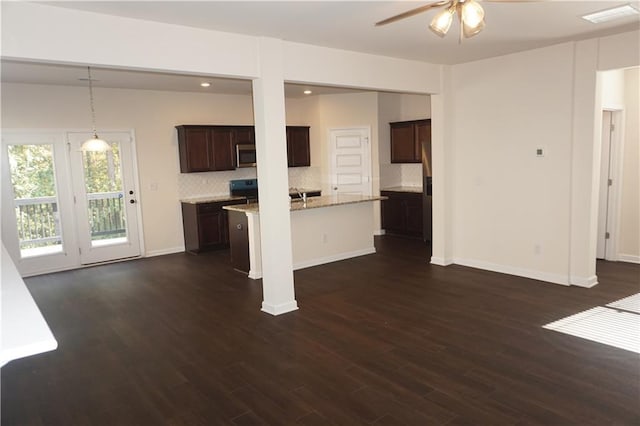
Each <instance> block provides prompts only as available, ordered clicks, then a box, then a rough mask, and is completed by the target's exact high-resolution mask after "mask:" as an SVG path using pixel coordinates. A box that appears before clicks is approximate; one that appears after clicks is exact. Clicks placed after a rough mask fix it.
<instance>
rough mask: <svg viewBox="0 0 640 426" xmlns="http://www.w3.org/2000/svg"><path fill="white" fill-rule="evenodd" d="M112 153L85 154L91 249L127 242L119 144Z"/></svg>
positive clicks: (91, 152)
mask: <svg viewBox="0 0 640 426" xmlns="http://www.w3.org/2000/svg"><path fill="white" fill-rule="evenodd" d="M109 145H111V150H110V151H105V152H93V151H86V152H84V153H83V165H84V180H85V189H86V193H87V206H88V207H87V208H88V216H89V224H90V230H91V245H92V247H96V246H104V245H109V244H117V243H122V242H125V241H127V227H126V215H125V205H124V190H123V188H122V169H121V163H120V144H119V143H117V142H110V143H109Z"/></svg>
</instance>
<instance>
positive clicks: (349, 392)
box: [2, 237, 640, 426]
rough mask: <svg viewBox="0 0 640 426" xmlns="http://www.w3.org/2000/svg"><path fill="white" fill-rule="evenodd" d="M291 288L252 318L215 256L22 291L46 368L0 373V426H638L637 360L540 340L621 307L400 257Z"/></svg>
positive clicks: (603, 277) (340, 265) (121, 267)
mask: <svg viewBox="0 0 640 426" xmlns="http://www.w3.org/2000/svg"><path fill="white" fill-rule="evenodd" d="M376 244H377V247H378V253H377V254H375V255H371V256H365V257H361V258H357V259H351V260H348V261H343V262H337V263H334V264H331V265H324V266H320V267H315V268H310V269H306V270H302V271H298V272H296V296H297V300H298V304H299V306H300V310H299V311H297V312H293V313H290V314H286V315H283V316H279V317H272V316H270V315H267V314H264V313H262V312H260V310H259V308H260V304H261V300H262V297H261V296H262V294H261V287H260V282H259V281H258V282H254V281H251V280H249V279H247V278H245V277H243V276H242V275H241V274H239V273H237V272H234V271H232V270H231V268H230V266H229V261H228V258H227V255H226V253H224V252H218V253H209V254H205V255H201V256H193V255H186V254H176V255H169V256H163V257H157V258H150V259H143V260H137V261H131V262H124V263H118V264H113V265H107V266H99V267H94V268H88V269H84V270H77V271H72V272H64V273H58V274H51V275H44V276H39V277H34V278H29V279H27V280H26V282H27V285H28V286H29V289H30V290H31V291H32V293H33V296H34V298H35V299H36V301H37V302H38V304H39V306H40V308H41V310H42V312H43V314H44V316H45V318H46V319H47V321H48V322H49V325H50V326H51V328H52V330H53V333H54V335H55V336H56V338H57V339H58V342H59V348H58V350H56V351H54V352H51V353H47V354H42V355H38V356H34V357H31V358H27V359H22V360H16V361H12V362H11V363H9V364H7V365H6V366H5V367H3V368H2V425H4V426H9V425H31V424H34V425H101V424H111V425H162V424H172V425H181V424H184V425H227V424H229V425H254V424H276V425H279V424H308V425H312V424H317V425H326V424H341V425H358V424H375V425H392V424H407V425H438V424H447V425H456V424H474V425H478V424H481V425H503V424H504V425H524V424H544V425H570V424H579V425H587V424H593V425H608V424H615V425H638V424H640V405H639V404H638V401H639V397H640V357H639V356H638V355H637V354H634V353H631V352H627V351H624V350H619V349H615V348H611V347H608V346H605V345H601V344H597V343H593V342H589V341H585V340H582V339H578V338H574V337H571V336H567V335H563V334H560V333H556V332H553V331H548V330H544V329H542V328H541V326H542V325H543V324H546V323H548V322H551V321H553V320H556V319H559V318H561V317H564V316H566V315H569V314H572V313H575V312H578V311H581V310H585V309H588V308H591V307H593V306H596V305H601V304H604V303H607V302H610V301H613V300H616V299H620V298H622V297H625V296H628V295H630V294H633V293H636V292H638V291H639V285H640V284H639V283H640V267H639V266H638V265H631V264H624V263H617V264H616V263H599V264H598V276H599V278H600V281H601V284H600V285H598V286H597V287H595V288H593V289H582V288H575V287H562V286H558V285H553V284H545V283H541V282H537V281H533V280H528V279H523V278H516V277H511V276H507V275H501V274H496V273H491V272H485V271H479V270H474V269H470V268H464V267H459V266H450V267H447V268H442V267H437V266H432V265H429V264H428V263H427V262H426V261H425V259H426V258H427V255H428V253H427V249H426V248H425V247H424V246H423V245H422V244H421V243H418V242H415V241H411V240H404V239H396V238H392V237H383V238H379V239H378V240H377V241H376Z"/></svg>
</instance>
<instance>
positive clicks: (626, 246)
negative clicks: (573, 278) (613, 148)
mask: <svg viewBox="0 0 640 426" xmlns="http://www.w3.org/2000/svg"><path fill="white" fill-rule="evenodd" d="M624 82H625V97H624V101H625V129H624V135H625V138H624V155H623V164H622V188H621V189H622V190H621V197H620V230H619V233H618V235H619V239H618V244H617V245H618V247H617V248H618V256H617V257H618V259H620V260H625V261H629V262H635V263H640V105H639V104H640V68H633V69H628V70H625V71H624Z"/></svg>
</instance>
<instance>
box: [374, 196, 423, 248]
mask: <svg viewBox="0 0 640 426" xmlns="http://www.w3.org/2000/svg"><path fill="white" fill-rule="evenodd" d="M380 195H383V196H385V197H388V199H387V200H384V201H382V203H381V204H382V212H381V215H382V228H383V229H384V230H385V232H386V233H388V234H395V235H404V236H408V237H416V238H422V231H423V217H422V194H420V193H415V192H400V191H380Z"/></svg>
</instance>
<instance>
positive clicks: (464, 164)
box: [434, 32, 638, 286]
mask: <svg viewBox="0 0 640 426" xmlns="http://www.w3.org/2000/svg"><path fill="white" fill-rule="evenodd" d="M637 51H638V32H631V33H625V34H621V35H617V36H610V37H605V38H601V39H591V40H585V41H580V42H575V43H573V42H572V43H564V44H560V45H556V46H551V47H547V48H543V49H536V50H531V51H527V52H521V53H516V54H512V55H506V56H502V57H497V58H491V59H487V60H482V61H477V62H472V63H467V64H461V65H456V66H453V67H451V71H450V72H449V71H448V70H447V69H444V72H445V74H444V75H443V81H444V83H445V84H444V85H443V95H442V96H443V99H442V100H441V99H440V98H439V97H436V104H435V105H436V108H435V115H434V116H437V115H440V114H443V115H445V117H449V118H450V120H447V121H445V126H444V128H443V129H438V128H436V129H435V143H436V145H437V146H436V147H435V148H434V151H439V152H442V153H443V154H444V156H445V158H444V164H441V163H440V162H437V166H436V165H434V202H435V201H436V199H438V200H439V199H441V198H442V203H441V204H440V206H441V207H442V208H443V209H444V210H443V211H440V210H439V209H436V208H435V207H434V223H436V221H435V218H436V213H437V214H438V215H439V216H438V217H439V220H438V223H440V224H441V226H442V228H441V229H438V230H437V232H436V231H435V230H434V235H437V233H440V232H441V233H443V234H444V235H445V237H446V234H447V233H448V232H451V233H452V235H453V245H452V246H447V245H446V244H443V245H437V244H434V258H435V259H434V261H435V262H434V263H441V264H447V263H449V262H451V261H453V262H455V263H460V264H466V265H470V266H476V267H480V268H485V269H490V270H496V271H500V272H506V273H512V274H516V275H522V276H528V277H532V278H536V279H541V280H545V281H550V282H556V283H561V284H575V285H582V286H591V285H594V284H596V283H597V277H596V276H595V237H596V226H597V221H596V219H597V195H598V186H597V182H598V178H599V159H600V157H599V148H600V146H599V139H600V136H599V134H600V122H599V121H598V120H599V119H598V117H599V116H600V115H601V105H602V99H601V98H600V96H599V95H597V79H596V72H597V71H599V70H608V69H612V68H614V67H615V66H631V65H633V63H634V61H635V62H636V63H637V61H638V53H637ZM469 76H473V78H469ZM449 79H450V82H449ZM538 147H540V148H543V149H544V151H545V156H544V157H541V158H537V157H536V156H535V150H536V148H538ZM449 149H452V151H451V152H450V151H449ZM436 168H439V169H440V170H441V174H440V177H441V178H443V179H444V180H445V187H444V190H445V193H444V194H442V193H440V194H439V195H437V194H436V191H437V189H436V186H437V185H436V183H437V181H438V180H439V177H438V172H437V170H436ZM442 168H444V170H442ZM449 177H450V179H449ZM449 191H450V192H451V193H453V200H449V201H447V199H446V197H447V195H448V193H449ZM448 215H452V216H453V221H452V223H450V224H447V222H446V221H442V217H445V218H446V217H447V216H448Z"/></svg>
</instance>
